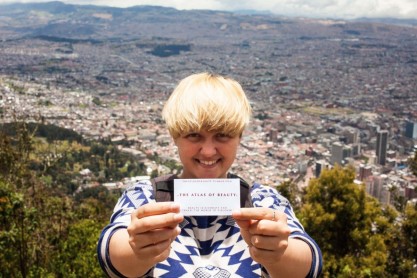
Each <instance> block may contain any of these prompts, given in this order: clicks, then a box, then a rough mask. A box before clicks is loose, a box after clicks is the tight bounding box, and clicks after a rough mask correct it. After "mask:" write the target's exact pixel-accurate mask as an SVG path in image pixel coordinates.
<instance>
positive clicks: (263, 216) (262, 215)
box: [232, 207, 283, 221]
mask: <svg viewBox="0 0 417 278" xmlns="http://www.w3.org/2000/svg"><path fill="white" fill-rule="evenodd" d="M282 214H283V213H282V212H279V211H277V210H274V209H270V208H263V207H257V208H241V209H240V210H237V211H234V212H233V213H232V215H233V217H234V218H235V219H236V220H250V219H253V220H271V221H277V220H278V219H279V217H280V215H282Z"/></svg>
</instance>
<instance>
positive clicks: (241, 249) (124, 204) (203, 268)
mask: <svg viewBox="0 0 417 278" xmlns="http://www.w3.org/2000/svg"><path fill="white" fill-rule="evenodd" d="M250 193H251V196H252V201H253V206H254V207H269V208H273V209H276V210H279V211H283V212H284V213H285V214H286V215H287V218H288V226H289V228H290V229H291V235H290V237H294V238H299V239H301V240H304V241H305V242H307V244H308V245H309V246H310V248H311V251H312V255H313V262H312V265H311V269H310V273H309V274H308V276H307V277H317V276H318V275H319V273H320V272H321V268H322V256H321V251H320V248H319V247H318V245H317V244H316V242H315V241H314V240H313V239H312V238H310V236H309V235H308V234H307V233H306V232H305V231H304V228H303V227H302V225H301V224H300V222H299V221H298V219H297V218H296V216H295V214H294V212H293V209H292V207H291V205H290V203H289V202H288V200H287V199H286V198H284V197H283V196H281V195H280V194H279V193H278V192H277V191H276V190H275V189H273V188H271V187H269V186H262V185H259V184H256V183H255V184H254V185H253V186H252V187H251V191H250ZM154 201H155V200H154V194H153V188H152V185H151V183H150V181H140V182H139V183H137V184H135V185H133V186H130V187H128V188H127V189H126V190H125V192H124V193H123V195H122V196H121V197H120V199H119V201H118V203H117V205H116V207H115V208H114V212H113V215H112V216H111V218H110V224H109V225H107V226H106V227H105V228H104V229H103V231H102V233H101V235H100V239H99V243H98V248H97V250H98V256H99V262H100V265H101V267H102V268H103V270H104V272H105V273H106V274H107V275H108V276H110V277H124V276H123V275H121V274H120V273H119V272H118V271H117V270H116V269H115V268H114V267H113V265H112V264H111V261H110V258H109V257H110V256H109V253H108V250H109V241H110V237H111V235H112V234H113V233H114V232H115V231H116V230H117V229H124V228H126V227H127V226H128V225H129V223H130V215H131V213H132V212H133V211H134V210H135V209H136V208H137V207H139V206H142V205H144V204H147V203H149V202H154ZM180 227H181V233H180V235H178V236H177V238H176V239H175V240H174V242H173V243H172V245H171V247H172V248H171V253H170V255H169V257H168V258H167V259H166V260H165V261H163V262H161V263H158V264H156V265H155V267H154V268H153V269H151V270H150V271H149V272H148V274H147V275H145V276H144V277H169V278H178V277H193V278H203V277H204V278H206V277H207V278H208V277H219V278H220V277H221V278H223V277H244V278H250V277H261V276H262V277H269V275H268V273H267V271H266V269H264V268H262V267H261V265H260V264H258V263H257V262H255V261H253V260H252V258H251V257H250V254H249V249H248V246H247V244H246V242H245V241H244V240H243V238H242V236H241V235H240V229H239V227H238V226H237V224H236V223H235V221H234V219H233V218H232V217H231V216H195V217H192V216H191V217H189V216H186V217H184V221H183V222H182V223H181V224H180Z"/></svg>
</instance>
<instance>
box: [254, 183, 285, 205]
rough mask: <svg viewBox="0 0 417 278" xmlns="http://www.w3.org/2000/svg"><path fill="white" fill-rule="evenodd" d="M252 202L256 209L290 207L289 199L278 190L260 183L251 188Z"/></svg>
mask: <svg viewBox="0 0 417 278" xmlns="http://www.w3.org/2000/svg"><path fill="white" fill-rule="evenodd" d="M251 196H252V202H253V204H254V206H255V207H276V206H279V207H282V206H284V207H285V206H288V205H290V203H289V201H288V199H287V198H285V197H284V196H282V195H281V194H280V193H279V192H278V191H277V190H276V188H274V187H272V186H268V185H262V184H260V183H254V184H253V185H252V186H251Z"/></svg>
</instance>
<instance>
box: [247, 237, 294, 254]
mask: <svg viewBox="0 0 417 278" xmlns="http://www.w3.org/2000/svg"><path fill="white" fill-rule="evenodd" d="M251 245H252V246H255V247H256V248H258V249H263V250H269V251H276V250H282V249H286V248H287V246H288V237H285V236H283V237H277V236H266V235H254V236H252V237H251Z"/></svg>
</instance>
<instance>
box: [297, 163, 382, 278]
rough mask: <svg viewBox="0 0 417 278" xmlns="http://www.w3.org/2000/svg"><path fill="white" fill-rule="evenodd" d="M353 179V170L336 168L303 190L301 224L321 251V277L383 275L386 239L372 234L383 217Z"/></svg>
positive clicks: (376, 205) (375, 203) (313, 180)
mask: <svg viewBox="0 0 417 278" xmlns="http://www.w3.org/2000/svg"><path fill="white" fill-rule="evenodd" d="M354 178H355V170H354V169H353V168H345V169H342V168H341V167H339V166H336V167H335V168H333V169H329V170H323V172H322V173H321V175H320V177H319V178H317V179H312V180H311V181H310V184H309V186H308V187H307V189H306V194H305V196H304V200H303V201H304V204H303V207H302V208H301V211H300V220H301V222H302V223H303V225H304V227H305V228H306V230H307V231H308V232H309V234H310V235H311V236H312V237H313V238H314V239H316V241H317V243H318V244H319V246H320V247H321V250H322V252H323V258H324V268H323V274H324V277H371V276H372V277H374V276H375V277H383V276H384V275H385V264H386V262H387V259H388V258H387V247H386V245H385V242H384V239H385V235H384V234H379V233H376V232H375V230H376V229H378V225H379V223H378V221H380V220H381V219H384V215H383V214H382V210H381V207H380V205H379V203H378V202H377V200H375V199H373V198H371V197H369V196H367V195H366V192H365V190H364V188H363V185H358V184H356V183H354ZM386 225H389V222H386Z"/></svg>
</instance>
